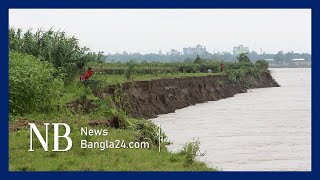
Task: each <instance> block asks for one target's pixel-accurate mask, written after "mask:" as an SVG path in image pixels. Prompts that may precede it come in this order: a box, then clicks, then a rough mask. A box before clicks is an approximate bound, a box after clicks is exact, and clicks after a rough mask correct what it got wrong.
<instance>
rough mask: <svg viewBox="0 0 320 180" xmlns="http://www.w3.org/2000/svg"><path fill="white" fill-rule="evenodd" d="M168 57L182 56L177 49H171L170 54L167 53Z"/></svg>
mask: <svg viewBox="0 0 320 180" xmlns="http://www.w3.org/2000/svg"><path fill="white" fill-rule="evenodd" d="M167 54H168V55H181V52H179V51H177V50H175V49H171V50H170V52H169V53H167Z"/></svg>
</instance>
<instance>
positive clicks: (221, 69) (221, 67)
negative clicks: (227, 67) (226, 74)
mask: <svg viewBox="0 0 320 180" xmlns="http://www.w3.org/2000/svg"><path fill="white" fill-rule="evenodd" d="M223 70H224V64H223V63H221V64H220V71H221V72H223Z"/></svg>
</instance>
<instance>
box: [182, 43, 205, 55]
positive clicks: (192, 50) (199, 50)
mask: <svg viewBox="0 0 320 180" xmlns="http://www.w3.org/2000/svg"><path fill="white" fill-rule="evenodd" d="M206 52H207V50H206V47H205V46H201V45H200V44H198V45H197V46H196V47H187V48H183V54H184V55H202V54H204V53H206Z"/></svg>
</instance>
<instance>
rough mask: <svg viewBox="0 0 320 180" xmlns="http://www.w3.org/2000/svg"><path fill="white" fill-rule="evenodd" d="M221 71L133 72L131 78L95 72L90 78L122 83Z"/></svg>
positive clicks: (201, 74)
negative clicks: (156, 73) (155, 73)
mask: <svg viewBox="0 0 320 180" xmlns="http://www.w3.org/2000/svg"><path fill="white" fill-rule="evenodd" d="M222 74H223V73H177V74H170V73H168V74H158V75H154V74H134V75H132V79H127V78H126V77H125V75H118V74H114V75H105V74H99V73H97V74H95V75H94V76H93V78H92V79H94V80H101V81H105V82H107V83H109V84H114V83H124V82H130V81H145V80H153V79H164V78H179V77H197V76H208V75H222Z"/></svg>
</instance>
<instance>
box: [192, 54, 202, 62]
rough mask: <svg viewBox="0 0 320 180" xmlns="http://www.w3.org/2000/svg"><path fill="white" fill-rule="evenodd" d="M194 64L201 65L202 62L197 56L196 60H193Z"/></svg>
mask: <svg viewBox="0 0 320 180" xmlns="http://www.w3.org/2000/svg"><path fill="white" fill-rule="evenodd" d="M194 63H195V64H201V63H202V60H201V58H200V56H199V55H197V57H196V59H195V60H194Z"/></svg>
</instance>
